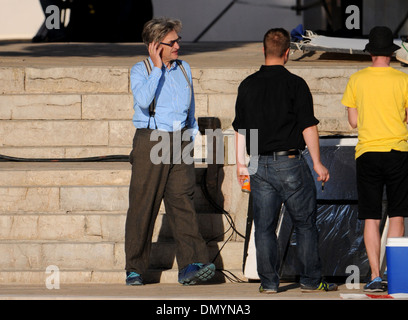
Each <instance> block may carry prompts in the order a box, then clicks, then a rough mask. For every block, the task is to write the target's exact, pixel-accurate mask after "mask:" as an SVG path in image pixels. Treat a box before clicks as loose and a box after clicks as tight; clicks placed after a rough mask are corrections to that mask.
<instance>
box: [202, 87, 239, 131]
mask: <svg viewBox="0 0 408 320" xmlns="http://www.w3.org/2000/svg"><path fill="white" fill-rule="evenodd" d="M236 99H237V95H236V94H210V95H208V116H210V117H217V118H219V119H220V120H221V128H222V129H223V130H225V129H227V128H230V127H231V125H232V121H233V120H234V118H235V102H236Z"/></svg>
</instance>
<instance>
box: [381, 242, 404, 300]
mask: <svg viewBox="0 0 408 320" xmlns="http://www.w3.org/2000/svg"><path fill="white" fill-rule="evenodd" d="M386 254H387V273H388V293H389V294H393V293H408V237H403V238H388V240H387V246H386Z"/></svg>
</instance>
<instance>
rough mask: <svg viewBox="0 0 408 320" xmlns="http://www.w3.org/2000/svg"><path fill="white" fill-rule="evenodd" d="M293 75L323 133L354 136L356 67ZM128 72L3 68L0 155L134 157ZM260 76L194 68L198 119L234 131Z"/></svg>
mask: <svg viewBox="0 0 408 320" xmlns="http://www.w3.org/2000/svg"><path fill="white" fill-rule="evenodd" d="M288 69H289V70H290V71H292V72H293V73H295V74H298V75H300V76H302V77H303V78H304V79H305V80H306V82H307V83H308V85H309V87H310V89H311V91H312V94H313V99H314V104H315V114H316V117H317V118H318V119H319V120H320V124H319V130H320V131H321V132H331V133H332V134H333V133H339V134H340V133H344V132H346V133H349V132H350V128H349V127H348V123H347V115H346V113H345V112H344V108H343V107H342V105H341V102H340V101H341V97H342V93H343V91H344V88H345V86H346V83H347V81H348V78H349V76H350V75H351V74H352V73H354V72H355V71H357V70H358V68H357V67H355V66H348V67H345V66H342V67H338V68H336V67H333V66H330V67H315V68H311V67H305V66H303V67H301V66H299V67H296V66H288ZM129 70H130V68H128V67H110V66H108V67H102V66H98V67H85V66H81V67H43V68H31V67H26V68H25V67H3V68H0V83H1V84H2V85H1V89H0V154H3V155H7V156H13V157H22V158H49V157H57V158H60V157H64V158H77V157H89V156H101V155H111V154H121V155H122V154H129V152H130V148H131V145H132V139H133V135H134V132H135V128H134V127H133V124H132V121H131V118H132V115H133V98H132V93H131V90H130V83H129V81H130V80H129ZM401 70H403V71H404V69H401ZM254 71H256V69H254V68H192V74H193V82H194V89H195V100H196V117H197V118H198V117H208V116H210V117H217V118H219V119H220V121H221V126H222V129H223V130H225V129H228V128H231V123H232V120H233V118H234V114H235V109H234V107H235V99H236V94H237V89H238V85H239V84H240V82H241V81H242V80H243V79H244V78H245V77H247V76H248V75H249V74H251V73H253V72H254ZM197 143H199V140H198V141H197ZM198 149H199V148H198ZM196 151H197V152H198V150H196Z"/></svg>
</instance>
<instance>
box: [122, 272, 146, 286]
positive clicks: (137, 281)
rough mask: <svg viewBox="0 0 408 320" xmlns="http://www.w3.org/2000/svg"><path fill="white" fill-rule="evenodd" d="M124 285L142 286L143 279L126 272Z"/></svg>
mask: <svg viewBox="0 0 408 320" xmlns="http://www.w3.org/2000/svg"><path fill="white" fill-rule="evenodd" d="M126 285H127V286H142V285H143V279H142V276H141V275H140V274H138V273H137V272H126Z"/></svg>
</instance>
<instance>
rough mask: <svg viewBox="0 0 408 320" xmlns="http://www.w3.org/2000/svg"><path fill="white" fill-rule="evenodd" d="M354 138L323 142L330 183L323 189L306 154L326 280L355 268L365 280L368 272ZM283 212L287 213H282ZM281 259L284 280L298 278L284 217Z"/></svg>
mask: <svg viewBox="0 0 408 320" xmlns="http://www.w3.org/2000/svg"><path fill="white" fill-rule="evenodd" d="M355 140H356V139H355V138H354V137H350V138H347V137H327V138H321V139H320V144H321V147H320V153H321V160H322V163H323V164H324V165H325V166H326V167H327V168H328V169H329V172H330V180H329V181H328V182H327V183H325V185H324V190H322V184H321V182H318V181H317V179H316V178H317V175H316V173H315V172H314V171H313V164H312V160H311V158H310V155H309V153H308V151H307V150H306V151H305V152H304V157H305V159H306V160H307V162H308V164H309V167H310V169H311V171H312V174H313V177H314V178H315V181H316V189H317V204H318V205H317V220H316V223H317V228H318V230H319V252H320V258H321V262H322V272H323V275H324V276H326V277H329V276H334V277H344V276H348V275H350V274H348V273H347V272H346V269H347V267H348V266H350V265H355V266H357V267H358V268H359V270H360V276H361V277H364V276H366V275H367V274H368V272H369V264H368V258H367V253H366V250H365V246H364V239H363V228H364V222H363V221H361V220H359V219H358V218H357V214H358V208H357V200H358V198H357V187H356V173H355V159H354V155H355V142H356V141H355ZM283 213H284V211H283ZM278 239H279V247H280V250H281V256H282V267H281V273H282V278H292V277H294V276H298V275H299V263H297V261H296V260H297V258H296V233H295V232H294V231H293V232H292V223H291V221H290V218H289V216H288V215H285V214H284V216H283V223H282V227H281V230H280V234H279V238H278Z"/></svg>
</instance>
